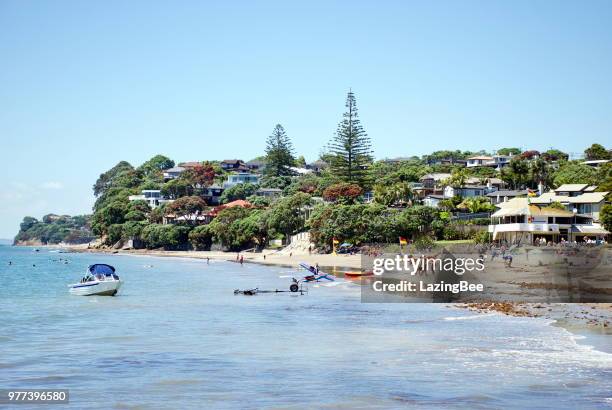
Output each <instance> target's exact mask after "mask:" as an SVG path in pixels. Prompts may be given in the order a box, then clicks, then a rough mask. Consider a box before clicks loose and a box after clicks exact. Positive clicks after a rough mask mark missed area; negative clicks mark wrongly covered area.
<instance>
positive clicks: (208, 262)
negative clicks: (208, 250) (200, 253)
mask: <svg viewBox="0 0 612 410" xmlns="http://www.w3.org/2000/svg"><path fill="white" fill-rule="evenodd" d="M206 264H207V265H208V264H210V258H209V257H208V256H207V257H206Z"/></svg>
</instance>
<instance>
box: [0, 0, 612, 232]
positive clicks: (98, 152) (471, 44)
mask: <svg viewBox="0 0 612 410" xmlns="http://www.w3.org/2000/svg"><path fill="white" fill-rule="evenodd" d="M611 21H612V2H611V1H608V0H602V1H586V2H579V1H571V2H570V1H561V0H553V1H546V0H537V1H531V0H530V1H518V0H513V1H495V0H493V1H492V0H486V1H467V0H466V1H456V0H452V1H368V2H360V1H329V0H327V1H303V2H293V1H278V2H271V1H270V2H268V1H244V2H236V1H218V2H206V1H193V2H190V1H180V2H168V1H164V2H162V1H159V2H156V1H107V0H105V1H98V2H93V1H74V2H69V1H27V0H0V84H1V85H0V138H1V140H0V141H1V145H2V148H1V151H0V152H2V155H1V158H2V163H3V171H4V172H3V174H4V183H3V184H2V189H1V190H0V237H5V238H7V237H12V236H14V235H15V234H16V232H17V230H18V224H19V222H20V220H21V218H22V217H23V216H24V215H25V214H28V215H32V216H36V217H41V216H42V215H43V214H45V213H49V212H56V213H68V214H77V213H87V212H89V211H90V210H91V205H92V203H93V196H92V193H91V185H92V184H93V182H94V181H95V179H96V178H97V176H98V175H99V174H100V173H101V172H103V171H104V170H106V169H108V168H110V167H112V166H113V165H114V164H115V163H117V162H118V161H120V160H127V161H129V162H131V163H132V164H134V165H138V164H139V163H141V162H143V161H144V160H146V159H148V158H150V157H151V156H153V155H155V154H158V153H163V154H165V155H167V156H169V157H171V158H173V159H174V160H176V161H177V162H178V161H188V160H205V159H223V158H243V159H245V160H249V159H251V158H253V157H255V156H257V155H260V154H262V151H263V148H264V140H265V138H266V136H267V135H269V133H270V132H271V131H272V129H273V127H274V125H275V124H276V123H281V124H283V125H284V126H285V128H286V130H287V132H288V135H289V136H290V137H291V138H292V139H293V142H294V146H295V148H296V151H297V153H298V154H303V155H304V156H305V157H306V159H307V160H309V161H310V160H314V159H316V157H317V156H318V154H319V152H320V150H321V148H322V147H323V146H324V145H325V144H326V143H327V142H328V141H329V139H330V137H332V135H333V133H334V131H335V129H336V125H337V123H338V121H339V120H340V118H341V114H342V111H343V109H344V99H345V94H346V92H347V91H348V89H349V88H352V89H353V91H354V92H355V93H356V96H357V102H358V106H359V109H360V114H361V119H362V123H363V125H364V127H365V129H366V131H367V132H368V134H369V135H370V137H371V138H372V141H373V145H374V149H375V155H376V157H377V158H384V157H395V156H409V155H422V154H424V153H428V152H431V151H434V150H438V149H462V150H480V149H486V150H494V149H497V148H500V147H504V146H518V147H522V148H524V149H527V148H530V149H540V150H541V149H547V148H549V147H555V148H559V149H562V150H565V151H567V152H582V151H583V150H584V148H585V147H586V146H587V145H590V144H591V143H593V142H598V143H601V144H605V145H607V146H610V145H612V115H611V114H612V81H611V73H612V24H610V22H611Z"/></svg>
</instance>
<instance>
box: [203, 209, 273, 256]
mask: <svg viewBox="0 0 612 410" xmlns="http://www.w3.org/2000/svg"><path fill="white" fill-rule="evenodd" d="M208 227H209V230H210V233H212V234H213V236H214V238H215V239H217V240H218V241H219V242H220V243H221V244H222V245H223V246H224V247H226V248H228V249H229V250H240V249H244V248H246V247H251V246H254V245H256V246H263V245H264V244H265V243H266V241H267V230H266V225H265V219H264V211H262V210H260V209H253V208H243V207H240V206H234V207H231V208H226V209H223V210H222V211H221V212H219V214H218V215H217V217H216V218H215V219H213V221H212V222H211V223H210V224H209V225H208Z"/></svg>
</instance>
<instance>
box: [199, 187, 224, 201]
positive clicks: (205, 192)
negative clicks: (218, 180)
mask: <svg viewBox="0 0 612 410" xmlns="http://www.w3.org/2000/svg"><path fill="white" fill-rule="evenodd" d="M223 191H225V189H224V188H223V187H222V186H219V185H211V186H209V187H206V188H203V189H202V194H201V196H202V199H204V201H206V203H207V204H208V205H219V199H220V198H221V194H222V193H223Z"/></svg>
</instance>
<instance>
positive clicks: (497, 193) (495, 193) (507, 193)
mask: <svg viewBox="0 0 612 410" xmlns="http://www.w3.org/2000/svg"><path fill="white" fill-rule="evenodd" d="M528 192H529V191H527V190H526V189H525V190H522V191H516V190H514V191H510V190H509V191H502V190H500V191H493V192H489V193H488V194H487V196H488V197H492V198H495V197H496V196H508V197H510V196H521V195H527V194H528Z"/></svg>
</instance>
